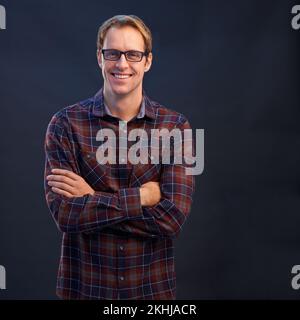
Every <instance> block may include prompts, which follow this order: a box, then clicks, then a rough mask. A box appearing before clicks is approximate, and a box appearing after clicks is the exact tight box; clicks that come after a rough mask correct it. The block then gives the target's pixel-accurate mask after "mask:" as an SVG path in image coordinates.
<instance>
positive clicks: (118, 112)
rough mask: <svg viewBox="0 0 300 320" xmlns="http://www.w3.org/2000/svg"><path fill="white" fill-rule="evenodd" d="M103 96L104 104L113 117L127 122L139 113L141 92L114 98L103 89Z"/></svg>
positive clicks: (114, 96)
mask: <svg viewBox="0 0 300 320" xmlns="http://www.w3.org/2000/svg"><path fill="white" fill-rule="evenodd" d="M103 95H104V102H105V104H106V105H107V107H108V108H109V110H110V112H111V114H112V115H113V116H115V117H118V118H119V119H122V120H123V121H129V120H130V119H132V118H133V117H135V116H136V115H137V114H138V113H139V110H140V106H141V103H142V99H143V94H142V90H139V91H137V92H133V93H131V94H128V95H124V96H116V95H114V94H111V93H110V92H107V91H106V90H105V88H104V91H103Z"/></svg>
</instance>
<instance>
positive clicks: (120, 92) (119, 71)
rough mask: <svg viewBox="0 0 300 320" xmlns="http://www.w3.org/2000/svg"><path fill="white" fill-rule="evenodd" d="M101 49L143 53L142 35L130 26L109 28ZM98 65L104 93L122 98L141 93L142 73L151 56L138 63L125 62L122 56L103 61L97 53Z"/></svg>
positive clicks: (146, 67)
mask: <svg viewBox="0 0 300 320" xmlns="http://www.w3.org/2000/svg"><path fill="white" fill-rule="evenodd" d="M102 49H117V50H120V51H128V50H137V51H142V52H144V51H145V44H144V39H143V36H142V34H141V33H140V32H139V31H138V30H136V29H135V28H133V27H131V26H123V27H111V28H110V29H109V30H108V31H107V34H106V36H105V39H104V43H103V48H102ZM97 57H98V63H99V66H100V68H101V69H102V75H103V79H104V91H105V92H107V93H108V94H109V95H111V96H115V97H116V98H117V97H122V96H126V95H131V94H133V95H134V94H139V93H141V92H142V83H143V77H144V73H145V72H147V71H148V70H149V69H150V67H151V62H152V54H151V53H150V54H149V55H148V57H145V56H144V57H143V59H142V61H140V62H130V61H127V60H126V58H125V56H124V54H122V55H121V57H120V59H119V60H118V61H109V60H104V58H103V55H102V53H101V51H98V52H97Z"/></svg>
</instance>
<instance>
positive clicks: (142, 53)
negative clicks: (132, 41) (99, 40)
mask: <svg viewBox="0 0 300 320" xmlns="http://www.w3.org/2000/svg"><path fill="white" fill-rule="evenodd" d="M107 51H115V52H118V54H119V57H118V58H117V59H107V58H105V52H107ZM101 52H102V54H103V57H104V59H105V60H109V61H118V60H119V59H120V58H121V56H122V54H124V56H125V59H126V60H127V61H129V62H141V61H142V60H143V57H144V56H145V57H147V56H148V55H149V52H148V51H144V52H143V51H138V50H128V51H120V50H117V49H102V50H101ZM128 52H138V53H141V59H140V60H130V59H128V57H127V53H128Z"/></svg>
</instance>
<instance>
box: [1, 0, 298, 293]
mask: <svg viewBox="0 0 300 320" xmlns="http://www.w3.org/2000/svg"><path fill="white" fill-rule="evenodd" d="M0 4H2V5H4V6H5V7H6V11H7V30H1V31H0V106H1V113H0V114H1V129H0V130H1V138H0V139H1V140H0V141H1V144H0V147H1V157H0V168H1V170H0V172H1V176H0V177H1V189H0V191H1V202H0V206H1V207H0V264H1V265H4V266H5V268H6V271H7V290H6V291H3V290H2V291H1V290H0V298H1V299H56V296H55V283H56V273H57V268H58V259H59V255H60V240H61V234H60V233H59V232H58V231H57V229H56V226H55V224H54V222H53V220H52V218H51V217H50V214H49V212H48V209H47V207H46V203H45V200H44V193H43V192H44V191H43V170H44V151H43V143H44V136H45V130H46V126H47V124H48V122H49V120H50V118H51V116H52V115H53V114H54V113H55V112H56V111H57V110H59V109H61V108H63V107H65V106H67V105H70V104H73V103H75V102H77V101H79V100H81V99H85V98H86V97H89V96H91V95H93V94H94V93H95V92H96V91H97V90H98V89H99V88H100V87H101V85H102V77H101V74H100V72H99V69H98V66H97V62H96V53H95V52H96V46H95V43H96V34H97V30H98V27H99V25H100V24H101V23H102V22H103V21H104V20H106V19H107V18H109V17H111V16H113V15H115V14H136V15H138V16H140V17H141V18H142V19H144V20H145V22H146V23H147V24H148V25H149V26H150V28H151V29H152V31H153V38H154V50H153V52H154V61H153V66H152V69H151V71H150V72H149V73H148V74H146V78H145V82H144V87H145V90H146V92H147V94H148V95H149V96H150V97H152V98H153V99H154V100H157V101H159V102H161V103H163V104H165V105H166V106H168V107H170V108H173V109H175V110H178V111H179V112H182V113H184V114H185V115H186V116H187V117H188V118H189V120H190V122H191V124H192V126H193V128H204V129H205V169H204V172H203V174H202V175H200V176H197V177H196V181H197V190H196V193H195V199H194V203H193V208H192V212H191V215H190V217H189V219H188V221H187V222H186V224H185V226H184V229H183V231H182V234H181V235H180V237H179V239H178V240H176V272H177V292H178V298H179V299H233V298H238V299H250V298H252V299H253V298H254V299H263V298H274V299H278V298H282V299H286V298H291V299H299V297H300V290H299V291H296V290H293V289H292V287H291V279H292V274H291V268H292V266H293V265H295V264H300V233H299V228H300V211H299V209H300V197H299V192H300V185H299V178H300V168H299V160H300V154H299V147H300V140H299V138H300V126H299V116H300V112H299V95H300V93H299V83H300V82H299V81H300V77H299V53H300V50H299V40H300V30H299V31H295V30H293V29H292V27H291V18H292V14H291V8H292V6H293V5H294V4H297V2H295V1H287V0H281V1H280V0H279V1H274V0H273V1H271V0H270V1H268V0H264V1H250V0H243V1H239V0H236V1H222V0H219V1H208V0H206V1H205V0H202V1H200V0H199V1H195V2H194V1H187V0H186V1H119V0H115V1H111V0H110V1H101V0H99V1H96V0H94V1H91V0H89V1H79V0H76V1H74V0H73V1H71V0H63V1H53V0H51V1H50V0H43V1H37V0H26V1H20V0H19V1H11V0H10V1H8V0H6V1H5V0H0Z"/></svg>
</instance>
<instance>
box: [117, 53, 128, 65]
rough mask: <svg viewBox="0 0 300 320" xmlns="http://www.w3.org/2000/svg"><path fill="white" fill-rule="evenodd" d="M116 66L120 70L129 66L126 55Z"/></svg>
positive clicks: (122, 56)
mask: <svg viewBox="0 0 300 320" xmlns="http://www.w3.org/2000/svg"><path fill="white" fill-rule="evenodd" d="M116 66H117V67H119V68H125V67H127V66H128V62H127V60H126V58H125V54H121V57H120V59H119V60H118V61H117V62H116Z"/></svg>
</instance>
